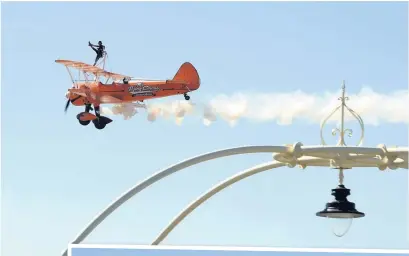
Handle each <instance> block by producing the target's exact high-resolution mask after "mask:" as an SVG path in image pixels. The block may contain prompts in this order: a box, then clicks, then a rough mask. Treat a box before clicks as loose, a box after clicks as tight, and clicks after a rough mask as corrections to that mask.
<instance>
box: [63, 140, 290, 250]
mask: <svg viewBox="0 0 409 256" xmlns="http://www.w3.org/2000/svg"><path fill="white" fill-rule="evenodd" d="M288 152H290V149H289V148H288V147H286V146H244V147H235V148H229V149H223V150H219V151H213V152H210V153H206V154H202V155H199V156H195V157H193V158H190V159H187V160H184V161H182V162H179V163H177V164H175V165H172V166H170V167H168V168H165V169H163V170H161V171H159V172H156V173H154V174H153V175H151V176H150V177H148V178H146V179H145V180H143V181H142V182H140V183H138V184H136V185H135V186H133V187H132V188H131V189H129V190H128V191H126V192H125V193H124V194H122V195H121V196H120V197H119V198H117V199H116V200H114V201H113V202H112V203H111V204H109V205H108V207H107V208H105V209H104V210H103V211H102V212H101V213H99V214H98V215H97V216H96V217H95V218H94V219H93V220H92V221H91V222H90V223H89V224H88V225H87V226H86V227H85V228H84V230H83V231H82V232H81V233H80V234H79V235H78V236H77V237H76V238H75V239H74V240H73V241H72V242H71V244H78V243H80V242H82V241H83V240H84V239H85V238H86V237H87V236H88V235H89V234H90V233H91V232H92V231H93V230H94V229H95V228H96V227H97V226H98V225H99V224H101V222H102V221H104V219H105V218H107V217H108V216H109V215H110V214H111V213H113V212H114V211H115V210H116V209H118V208H119V207H120V206H121V205H122V204H124V203H125V202H126V201H128V200H129V199H131V198H132V197H133V196H135V195H136V194H138V193H139V192H141V191H142V190H144V189H145V188H147V187H149V186H150V185H152V184H154V183H156V182H158V181H160V180H161V179H163V178H165V177H167V176H169V175H171V174H173V173H175V172H177V171H180V170H182V169H185V168H187V167H190V166H192V165H196V164H199V163H202V162H206V161H209V160H213V159H216V158H222V157H227V156H232V155H242V154H254V153H288ZM67 255H68V249H65V251H64V252H63V253H62V256H67Z"/></svg>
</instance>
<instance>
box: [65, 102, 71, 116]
mask: <svg viewBox="0 0 409 256" xmlns="http://www.w3.org/2000/svg"><path fill="white" fill-rule="evenodd" d="M70 103H71V100H70V99H68V100H67V104H65V109H64V112H65V113H67V110H68V107H69V106H70Z"/></svg>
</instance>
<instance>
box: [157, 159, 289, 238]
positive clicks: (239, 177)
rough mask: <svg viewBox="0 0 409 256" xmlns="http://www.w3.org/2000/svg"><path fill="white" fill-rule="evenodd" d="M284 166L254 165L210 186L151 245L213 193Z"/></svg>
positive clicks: (274, 163)
mask: <svg viewBox="0 0 409 256" xmlns="http://www.w3.org/2000/svg"><path fill="white" fill-rule="evenodd" d="M282 166H285V164H284V163H280V162H278V161H273V162H267V163H264V164H260V165H256V166H254V167H252V168H250V169H247V170H244V171H242V172H239V173H237V174H235V175H233V176H231V177H229V178H227V179H226V180H224V181H222V182H221V183H219V184H217V185H216V186H214V187H212V188H211V189H210V190H208V191H207V192H206V193H204V194H202V195H201V196H200V197H198V198H197V199H196V200H194V201H192V202H191V203H190V204H189V205H188V206H187V207H186V208H185V209H184V210H182V211H181V212H180V213H179V214H178V215H177V216H176V217H175V218H174V219H173V220H172V221H171V222H170V223H169V225H168V226H167V227H166V228H165V229H163V231H162V232H161V233H160V234H159V235H158V237H157V238H156V239H155V240H154V241H153V242H152V245H158V244H159V243H160V242H162V241H163V240H164V239H165V238H166V237H167V236H168V235H169V234H170V232H172V230H173V229H174V228H175V227H176V226H177V225H178V224H179V223H180V222H181V221H182V220H183V219H185V218H186V217H187V216H188V215H189V214H190V213H191V212H192V211H194V210H195V209H196V208H197V207H199V206H200V205H201V204H203V203H204V202H206V201H207V200H208V199H209V198H211V197H212V196H214V195H215V194H217V193H219V192H220V191H222V190H223V189H225V188H227V187H228V186H230V185H233V184H234V183H236V182H239V181H241V180H242V179H245V178H248V177H250V176H252V175H254V174H257V173H260V172H264V171H268V170H271V169H275V168H278V167H282Z"/></svg>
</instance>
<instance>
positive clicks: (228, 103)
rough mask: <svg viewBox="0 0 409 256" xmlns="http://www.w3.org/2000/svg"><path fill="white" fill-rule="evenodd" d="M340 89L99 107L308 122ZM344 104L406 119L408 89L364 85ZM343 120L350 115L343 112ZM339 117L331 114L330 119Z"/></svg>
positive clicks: (384, 118)
mask: <svg viewBox="0 0 409 256" xmlns="http://www.w3.org/2000/svg"><path fill="white" fill-rule="evenodd" d="M340 95H341V94H340V92H339V91H338V92H334V93H324V94H323V95H318V94H308V93H304V92H302V91H295V92H291V93H235V94H233V95H231V96H227V95H218V96H216V97H213V98H212V99H211V100H210V101H208V102H205V103H201V104H199V103H196V104H193V103H192V102H191V101H184V100H180V101H174V102H168V103H157V102H153V101H151V103H150V104H147V105H146V106H143V107H142V106H141V105H135V104H120V105H115V106H113V107H112V109H111V110H109V109H106V108H103V110H102V111H103V112H104V113H106V114H108V115H109V114H114V115H123V117H124V118H125V119H130V118H131V117H132V116H134V115H135V114H136V113H137V110H136V109H137V108H145V109H146V110H147V112H148V120H149V121H155V120H157V119H158V118H165V119H169V118H174V119H175V122H176V124H178V125H181V124H182V121H183V119H184V118H185V117H186V116H188V115H199V116H200V117H202V118H203V123H204V125H207V126H208V125H211V124H212V123H213V122H215V121H216V120H217V119H221V120H224V121H227V122H228V123H229V124H230V125H231V126H234V125H236V124H237V122H238V120H239V119H247V120H250V121H256V122H267V121H275V122H276V123H277V124H279V125H290V124H291V123H292V122H293V121H294V120H296V119H303V120H304V121H307V122H310V123H320V122H321V121H322V119H323V118H325V117H327V116H328V115H329V114H330V112H331V111H332V110H333V109H334V108H335V107H336V106H338V105H339V104H340V101H339V100H338V98H339V97H340ZM346 96H347V97H348V98H349V100H348V101H347V105H348V106H349V107H350V108H351V109H353V110H354V111H355V112H356V113H358V114H359V115H361V117H362V118H363V119H364V122H365V124H370V125H379V123H381V122H390V123H405V124H408V123H409V111H408V109H407V108H408V106H409V93H408V90H401V91H395V92H392V93H389V94H381V93H377V92H374V91H373V90H372V89H371V88H368V87H364V88H362V89H361V91H359V92H358V93H357V94H347V95H346ZM345 118H346V119H347V120H351V119H352V118H353V117H352V115H350V114H347V115H346V116H345ZM337 120H339V115H334V116H333V117H332V118H331V119H330V121H337Z"/></svg>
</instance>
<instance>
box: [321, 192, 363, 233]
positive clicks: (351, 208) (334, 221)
mask: <svg viewBox="0 0 409 256" xmlns="http://www.w3.org/2000/svg"><path fill="white" fill-rule="evenodd" d="M349 191H350V190H349V189H347V188H345V186H344V185H339V186H338V187H337V188H335V189H332V193H331V194H332V195H333V196H334V197H335V200H333V201H332V202H329V203H327V204H326V206H325V209H324V210H322V211H319V212H317V213H316V215H317V216H318V217H326V218H328V219H330V220H331V225H332V228H333V233H334V235H336V236H338V237H342V236H344V235H345V234H346V233H347V232H348V231H349V228H350V227H351V225H352V220H353V219H354V218H361V217H364V216H365V213H363V212H359V211H357V210H356V208H355V203H353V202H350V201H348V199H347V196H349V195H350V192H349Z"/></svg>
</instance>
